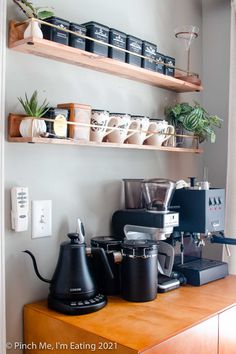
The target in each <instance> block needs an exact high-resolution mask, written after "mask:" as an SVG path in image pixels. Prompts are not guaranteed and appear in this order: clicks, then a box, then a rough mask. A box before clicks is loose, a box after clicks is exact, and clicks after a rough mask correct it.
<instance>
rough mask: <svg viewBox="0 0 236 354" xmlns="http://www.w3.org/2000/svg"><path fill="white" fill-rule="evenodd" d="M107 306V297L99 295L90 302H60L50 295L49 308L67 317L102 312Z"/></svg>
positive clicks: (89, 300)
mask: <svg viewBox="0 0 236 354" xmlns="http://www.w3.org/2000/svg"><path fill="white" fill-rule="evenodd" d="M106 304H107V297H106V296H105V295H101V294H97V295H96V296H95V297H94V298H92V299H88V300H80V301H78V300H58V299H55V298H54V297H52V296H51V295H48V307H49V308H50V309H51V310H55V311H58V312H61V313H64V314H65V315H71V316H77V315H85V314H87V313H91V312H95V311H98V310H101V309H102V308H103V307H104V306H105V305H106Z"/></svg>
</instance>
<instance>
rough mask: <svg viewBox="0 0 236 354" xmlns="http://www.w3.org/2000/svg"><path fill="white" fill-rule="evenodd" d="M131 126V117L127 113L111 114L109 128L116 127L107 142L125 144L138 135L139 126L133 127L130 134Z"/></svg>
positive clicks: (109, 134) (108, 136)
mask: <svg viewBox="0 0 236 354" xmlns="http://www.w3.org/2000/svg"><path fill="white" fill-rule="evenodd" d="M130 125H131V116H130V115H129V114H125V113H110V121H109V124H108V127H115V128H116V129H114V130H113V131H111V132H109V133H108V135H107V137H106V141H108V142H111V143H118V144H123V143H124V141H125V140H126V139H127V138H129V137H130V136H131V135H133V134H135V133H136V130H135V129H137V128H138V125H137V124H136V125H133V127H132V130H135V131H131V132H129V128H130Z"/></svg>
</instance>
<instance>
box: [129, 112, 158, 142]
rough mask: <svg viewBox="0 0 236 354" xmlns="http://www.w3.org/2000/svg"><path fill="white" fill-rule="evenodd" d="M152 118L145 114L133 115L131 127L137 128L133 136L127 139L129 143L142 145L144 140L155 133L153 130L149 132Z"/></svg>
mask: <svg viewBox="0 0 236 354" xmlns="http://www.w3.org/2000/svg"><path fill="white" fill-rule="evenodd" d="M149 125H150V120H149V118H148V117H144V116H132V117H131V124H130V129H134V130H137V132H135V133H134V134H133V135H132V136H130V137H129V138H128V139H127V142H128V143H129V144H135V145H142V144H143V142H144V140H146V139H147V138H149V137H150V136H152V135H153V133H152V132H151V133H150V134H147V131H148V130H149Z"/></svg>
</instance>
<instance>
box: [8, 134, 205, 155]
mask: <svg viewBox="0 0 236 354" xmlns="http://www.w3.org/2000/svg"><path fill="white" fill-rule="evenodd" d="M8 141H9V142H12V143H37V144H55V145H74V146H89V147H103V148H122V149H137V150H159V151H171V152H190V153H196V154H201V153H203V150H202V149H189V148H180V147H171V146H154V145H134V144H115V143H107V142H104V143H97V142H93V141H82V140H67V139H51V138H40V137H39V138H22V137H13V138H12V137H8Z"/></svg>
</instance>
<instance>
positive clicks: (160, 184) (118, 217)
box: [112, 178, 179, 241]
mask: <svg viewBox="0 0 236 354" xmlns="http://www.w3.org/2000/svg"><path fill="white" fill-rule="evenodd" d="M125 181H127V180H125ZM130 181H132V183H134V184H135V187H136V190H135V191H134V190H132V195H127V193H126V195H125V200H126V204H127V203H128V202H127V201H128V200H130V199H132V198H133V193H135V194H136V195H137V194H139V195H140V197H139V198H138V199H139V200H141V201H142V203H141V205H142V206H141V207H140V208H139V207H138V206H137V205H136V207H135V208H126V209H122V210H118V211H116V212H115V213H114V214H113V216H112V226H113V232H114V235H115V237H117V238H120V237H122V238H124V237H126V236H127V235H125V233H124V230H125V229H124V227H125V226H126V225H133V226H135V230H134V231H135V232H136V233H137V232H138V229H137V226H139V227H145V229H143V228H142V229H140V230H142V231H144V230H145V231H146V232H148V233H151V235H152V239H155V240H156V241H160V240H165V239H166V238H167V237H169V236H170V235H171V233H172V232H173V227H175V226H178V224H179V214H178V213H177V212H175V211H171V210H169V206H170V202H171V199H172V197H173V193H174V191H175V182H173V181H171V180H167V179H161V178H155V179H150V180H138V181H140V183H139V184H137V182H136V180H130ZM130 183H131V182H129V184H130ZM125 190H126V189H125ZM130 190H131V189H130ZM126 191H127V190H126ZM143 205H144V208H143ZM142 231H141V232H142Z"/></svg>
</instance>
